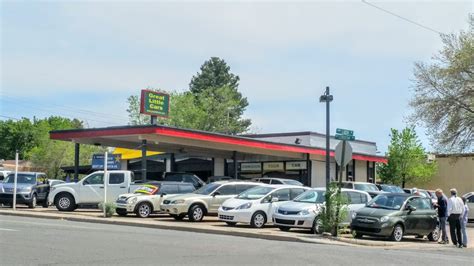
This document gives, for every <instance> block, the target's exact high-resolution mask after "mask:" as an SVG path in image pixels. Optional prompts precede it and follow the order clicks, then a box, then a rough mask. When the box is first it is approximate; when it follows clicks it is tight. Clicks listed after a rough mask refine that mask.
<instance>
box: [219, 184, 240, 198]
mask: <svg viewBox="0 0 474 266" xmlns="http://www.w3.org/2000/svg"><path fill="white" fill-rule="evenodd" d="M217 192H219V195H222V196H224V195H236V194H237V191H236V189H235V185H223V186H221V187H220V188H218V189H217Z"/></svg>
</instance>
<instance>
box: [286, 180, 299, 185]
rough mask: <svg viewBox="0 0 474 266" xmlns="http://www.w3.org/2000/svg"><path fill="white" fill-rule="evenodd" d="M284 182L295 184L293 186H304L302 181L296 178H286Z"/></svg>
mask: <svg viewBox="0 0 474 266" xmlns="http://www.w3.org/2000/svg"><path fill="white" fill-rule="evenodd" d="M283 183H285V184H286V185H293V186H302V185H303V184H301V182H299V181H296V180H284V181H283Z"/></svg>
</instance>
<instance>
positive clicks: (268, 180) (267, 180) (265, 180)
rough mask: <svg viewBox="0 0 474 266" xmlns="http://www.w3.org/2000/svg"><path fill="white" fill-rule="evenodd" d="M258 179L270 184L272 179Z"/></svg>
mask: <svg viewBox="0 0 474 266" xmlns="http://www.w3.org/2000/svg"><path fill="white" fill-rule="evenodd" d="M258 181H259V182H261V183H265V184H270V181H271V179H260V180H258Z"/></svg>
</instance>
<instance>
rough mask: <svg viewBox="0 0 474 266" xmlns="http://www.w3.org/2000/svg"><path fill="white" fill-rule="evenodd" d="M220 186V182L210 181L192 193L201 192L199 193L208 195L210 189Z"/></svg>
mask: <svg viewBox="0 0 474 266" xmlns="http://www.w3.org/2000/svg"><path fill="white" fill-rule="evenodd" d="M220 186H221V184H217V183H210V184H207V185H205V186H203V187H201V188H200V189H198V190H196V191H194V192H193V193H195V194H201V195H209V194H211V192H212V191H214V190H215V189H216V188H218V187H220Z"/></svg>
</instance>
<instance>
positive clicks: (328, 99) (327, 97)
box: [319, 87, 333, 191]
mask: <svg viewBox="0 0 474 266" xmlns="http://www.w3.org/2000/svg"><path fill="white" fill-rule="evenodd" d="M332 100H333V96H332V95H331V94H329V87H326V91H325V92H324V94H323V95H321V97H319V102H325V103H326V191H328V190H329V182H330V166H331V165H330V163H329V160H330V158H331V157H330V156H329V152H330V149H329V148H330V147H329V144H330V143H329V139H330V136H329V130H330V128H329V103H330V102H332Z"/></svg>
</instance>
